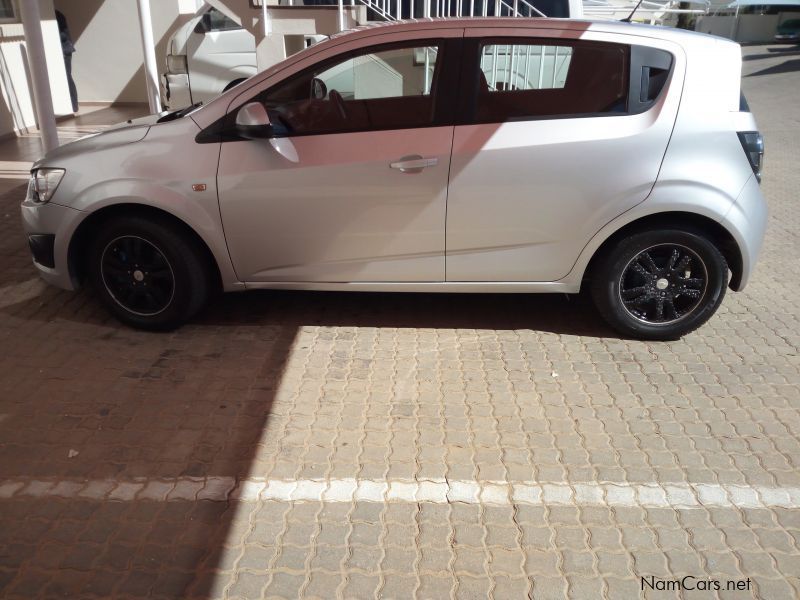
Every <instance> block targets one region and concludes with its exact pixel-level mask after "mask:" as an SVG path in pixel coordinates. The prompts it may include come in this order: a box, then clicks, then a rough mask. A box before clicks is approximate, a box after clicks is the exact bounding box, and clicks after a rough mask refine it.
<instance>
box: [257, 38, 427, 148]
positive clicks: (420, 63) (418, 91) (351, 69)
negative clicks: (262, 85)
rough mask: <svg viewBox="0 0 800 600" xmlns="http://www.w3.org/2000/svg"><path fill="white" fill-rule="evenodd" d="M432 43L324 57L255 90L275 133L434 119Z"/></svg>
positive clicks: (368, 128)
mask: <svg viewBox="0 0 800 600" xmlns="http://www.w3.org/2000/svg"><path fill="white" fill-rule="evenodd" d="M440 54H441V53H440V52H439V47H438V46H437V45H418V46H411V47H400V48H398V47H393V48H385V49H375V50H373V51H371V52H362V53H359V54H353V55H350V56H348V57H347V58H345V59H338V60H334V61H333V62H327V63H325V64H323V65H320V66H319V67H316V68H312V69H309V70H306V71H304V72H302V73H300V74H299V75H295V76H292V77H290V78H289V79H288V80H286V81H283V82H281V83H279V84H278V85H276V86H275V87H273V88H271V89H269V90H267V91H266V92H264V93H262V94H260V95H259V97H257V98H256V100H258V101H260V102H262V103H263V104H264V106H265V107H266V109H267V112H268V113H269V117H270V122H271V123H272V126H273V131H274V132H275V134H276V135H311V134H322V133H340V132H352V131H373V130H380V129H404V128H409V127H425V126H427V125H430V124H432V123H433V119H434V96H435V93H434V92H435V89H436V85H435V82H436V76H437V69H436V67H437V65H438V64H439V60H440Z"/></svg>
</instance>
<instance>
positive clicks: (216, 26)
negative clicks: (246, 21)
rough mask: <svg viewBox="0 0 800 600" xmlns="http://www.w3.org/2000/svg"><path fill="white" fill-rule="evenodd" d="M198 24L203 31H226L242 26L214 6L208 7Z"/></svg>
mask: <svg viewBox="0 0 800 600" xmlns="http://www.w3.org/2000/svg"><path fill="white" fill-rule="evenodd" d="M200 25H201V26H202V27H203V29H204V30H205V31H207V32H208V31H228V30H230V29H241V28H242V27H241V26H240V25H239V24H238V23H237V22H236V21H234V20H233V19H230V18H228V16H227V15H225V13H223V12H222V11H219V10H217V9H216V8H211V9H209V11H208V12H206V13H205V14H204V15H203V18H202V21H201V23H200Z"/></svg>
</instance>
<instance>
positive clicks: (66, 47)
mask: <svg viewBox="0 0 800 600" xmlns="http://www.w3.org/2000/svg"><path fill="white" fill-rule="evenodd" d="M56 22H58V33H59V34H60V36H61V53H62V54H63V55H64V68H65V69H66V71H67V85H69V97H70V100H72V112H73V113H77V112H78V88H76V87H75V80H74V79H72V55H73V54H74V53H75V44H73V43H72V37H71V36H70V34H69V27H68V26H67V18H66V17H65V16H64V14H63V13H62V12H61V11H60V10H57V11H56Z"/></svg>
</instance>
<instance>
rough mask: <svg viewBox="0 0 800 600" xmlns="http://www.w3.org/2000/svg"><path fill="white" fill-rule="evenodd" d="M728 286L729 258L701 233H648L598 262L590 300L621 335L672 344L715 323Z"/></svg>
mask: <svg viewBox="0 0 800 600" xmlns="http://www.w3.org/2000/svg"><path fill="white" fill-rule="evenodd" d="M727 282H728V265H727V263H726V262H725V258H724V257H723V256H722V253H721V252H720V251H719V249H718V248H717V247H716V246H715V245H714V244H713V243H712V242H711V241H710V240H708V239H707V238H706V237H704V236H703V235H702V234H701V233H700V232H694V231H688V230H679V229H668V230H660V231H644V232H641V233H636V234H633V235H631V236H628V237H625V238H623V239H622V240H621V241H619V242H618V243H617V244H615V245H614V246H612V247H611V248H609V249H608V250H606V251H605V252H604V253H603V254H602V255H601V256H599V257H598V262H597V266H596V268H595V269H594V272H593V273H592V296H593V298H594V301H595V304H596V305H597V308H598V310H599V311H600V314H601V315H602V316H603V318H604V319H605V320H606V321H607V322H608V323H609V324H610V325H611V326H612V327H613V328H614V329H616V330H617V331H619V332H620V333H622V334H624V335H628V336H632V337H637V338H643V339H651V340H674V339H677V338H679V337H681V336H682V335H685V334H687V333H689V332H690V331H694V330H695V329H697V328H698V327H700V326H701V325H702V324H703V323H705V322H706V321H708V319H709V318H711V316H712V315H713V314H714V313H715V312H716V310H717V308H719V305H720V303H721V302H722V299H723V298H724V297H725V289H726V287H727Z"/></svg>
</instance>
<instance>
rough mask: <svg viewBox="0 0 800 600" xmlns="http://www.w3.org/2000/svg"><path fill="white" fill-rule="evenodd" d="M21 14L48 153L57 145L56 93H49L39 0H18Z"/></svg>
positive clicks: (37, 105)
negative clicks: (54, 98)
mask: <svg viewBox="0 0 800 600" xmlns="http://www.w3.org/2000/svg"><path fill="white" fill-rule="evenodd" d="M19 14H20V17H21V18H22V27H23V30H24V31H25V47H26V50H27V53H28V68H29V69H30V72H31V83H32V84H33V105H34V108H35V109H36V120H37V121H38V122H39V131H41V133H42V145H43V146H44V151H45V153H47V152H49V151H50V150H52V149H53V148H58V130H57V129H56V117H55V113H54V112H53V96H52V94H51V93H50V77H49V76H48V74H47V59H46V58H45V54H44V40H43V39H42V15H41V14H40V12H39V1H38V0H26V1H25V2H20V3H19Z"/></svg>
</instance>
